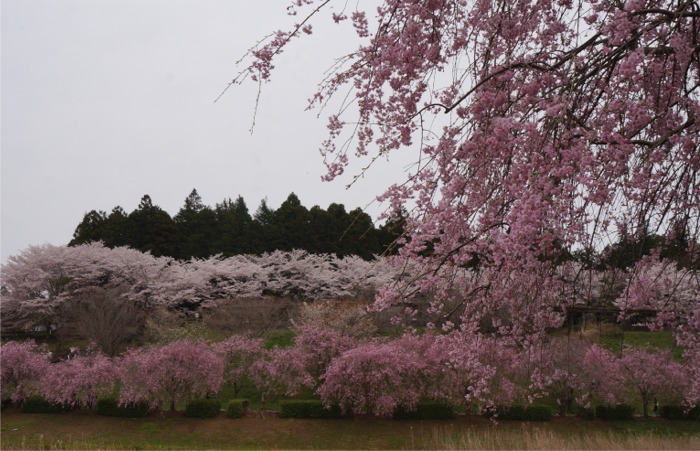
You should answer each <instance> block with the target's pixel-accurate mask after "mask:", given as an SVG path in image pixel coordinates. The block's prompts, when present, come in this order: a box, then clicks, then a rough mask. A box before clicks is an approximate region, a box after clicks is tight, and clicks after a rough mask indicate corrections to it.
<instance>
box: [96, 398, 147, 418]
mask: <svg viewBox="0 0 700 451" xmlns="http://www.w3.org/2000/svg"><path fill="white" fill-rule="evenodd" d="M96 407H97V414H98V415H104V416H106V417H129V418H141V417H145V416H147V415H148V410H149V409H148V403H146V402H139V403H135V404H127V405H125V406H120V405H119V402H117V400H116V399H114V398H103V399H98V400H97V406H96Z"/></svg>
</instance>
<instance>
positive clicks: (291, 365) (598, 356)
mask: <svg viewBox="0 0 700 451" xmlns="http://www.w3.org/2000/svg"><path fill="white" fill-rule="evenodd" d="M696 354H697V353H696V352H695V351H687V352H686V353H685V358H684V359H683V360H682V361H676V360H674V359H673V358H672V356H671V354H670V352H669V351H668V350H660V349H638V348H625V349H624V350H623V352H622V355H621V356H619V355H614V354H613V353H611V352H610V351H607V350H606V349H604V348H602V347H600V346H598V345H596V344H592V345H591V344H590V343H588V342H586V341H585V340H584V339H582V338H578V337H575V338H574V337H558V338H550V339H548V340H547V341H546V342H540V343H537V344H532V345H530V346H523V345H521V344H516V343H511V344H508V343H506V342H505V341H504V340H500V339H498V338H497V337H496V336H488V335H483V334H479V333H474V332H473V331H471V332H470V331H466V330H454V331H452V332H450V333H447V334H443V333H435V332H430V331H428V332H426V333H424V334H420V335H418V334H415V333H406V334H404V335H402V336H400V337H398V338H370V339H362V340H361V339H358V338H356V337H355V338H349V337H345V336H343V335H341V334H339V333H337V332H336V331H331V330H326V329H324V328H322V327H320V326H319V327H309V326H305V327H302V328H301V329H300V330H299V333H298V335H297V336H296V338H295V342H294V344H293V345H292V346H291V347H286V348H278V347H274V348H272V349H266V348H265V347H264V346H263V343H262V341H261V340H260V339H257V338H252V337H248V336H232V337H230V338H228V339H226V340H224V341H221V342H216V343H212V344H207V343H205V342H202V341H188V340H180V341H176V342H173V343H169V344H165V345H159V346H153V347H147V348H140V349H132V350H129V351H127V352H126V353H125V354H124V355H122V356H119V357H114V358H112V359H109V358H107V357H106V356H104V355H101V354H100V353H99V352H96V351H94V350H89V351H86V352H83V353H81V355H79V356H78V357H76V358H74V359H71V360H65V361H60V362H58V363H50V362H49V359H48V355H47V353H46V350H45V349H42V348H40V347H37V346H36V345H34V344H32V343H28V342H25V343H19V342H7V343H4V344H3V345H2V347H1V348H0V359H1V362H0V363H1V364H2V365H1V366H2V380H1V381H2V390H3V391H2V395H3V398H4V399H8V398H9V399H13V400H15V401H21V400H22V399H24V398H26V397H27V396H29V395H32V394H40V395H43V396H44V397H45V398H46V399H48V400H50V401H52V402H54V403H59V404H64V405H70V406H74V407H84V408H89V407H91V406H92V405H94V403H95V400H96V399H97V398H98V397H99V396H113V395H114V394H115V393H119V400H120V403H122V404H130V403H137V402H146V403H148V404H149V405H150V406H151V407H152V408H159V407H162V406H169V408H170V409H175V407H176V405H178V404H181V403H185V402H187V401H190V400H192V399H195V398H203V397H209V396H212V397H213V396H216V395H217V393H218V392H219V390H220V389H221V387H222V384H224V383H229V384H232V385H233V386H234V388H235V390H236V394H237V392H238V390H239V389H240V387H241V384H242V383H243V382H244V381H247V382H246V383H253V384H254V385H255V386H256V387H257V389H258V390H259V391H260V392H261V393H262V399H261V401H262V403H263V406H264V403H265V401H266V399H269V398H270V397H279V396H294V395H296V394H298V393H299V392H300V391H301V390H302V389H305V390H306V392H309V391H311V392H315V393H316V394H317V395H318V396H320V398H321V400H322V401H323V402H324V403H325V404H326V405H328V406H330V405H335V404H337V405H340V407H341V409H343V410H344V411H346V412H354V413H366V414H373V415H379V416H390V415H391V414H392V413H393V412H394V411H395V409H396V408H397V407H399V406H402V407H404V408H408V409H411V408H413V407H415V405H416V404H417V403H418V402H419V401H420V400H421V399H426V398H427V399H434V400H441V401H444V402H447V403H450V404H452V405H455V406H462V407H464V408H465V409H466V410H467V411H468V412H471V411H473V410H474V409H476V410H478V411H480V412H487V411H493V410H494V409H495V408H496V407H497V406H509V405H512V404H516V403H517V404H528V403H531V402H533V401H535V400H536V399H538V398H541V397H550V398H551V399H556V400H557V402H558V405H559V406H560V411H561V413H564V412H565V410H566V408H567V407H568V408H571V407H572V406H574V405H580V406H591V405H592V404H594V403H595V404H618V403H628V404H633V403H637V402H640V403H641V404H642V406H643V408H644V411H643V413H644V415H645V416H646V415H648V414H649V409H650V407H651V406H654V405H659V404H661V405H684V406H687V407H691V406H694V405H698V403H700V397H698V386H697V385H698V384H697V377H696V376H697V375H698V374H700V373H699V371H700V370H699V369H698V368H699V365H700V362H699V361H698V359H697V355H696Z"/></svg>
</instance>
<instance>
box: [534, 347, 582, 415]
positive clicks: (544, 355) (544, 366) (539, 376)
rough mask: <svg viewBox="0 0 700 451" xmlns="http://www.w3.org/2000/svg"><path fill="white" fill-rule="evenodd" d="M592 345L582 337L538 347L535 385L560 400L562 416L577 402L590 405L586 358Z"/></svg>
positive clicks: (535, 358)
mask: <svg viewBox="0 0 700 451" xmlns="http://www.w3.org/2000/svg"><path fill="white" fill-rule="evenodd" d="M589 347H590V344H589V343H588V342H587V341H585V340H584V339H583V338H577V337H571V336H569V337H566V338H555V339H552V340H551V341H550V342H549V343H546V344H543V345H541V346H538V349H537V350H536V352H535V353H534V354H535V356H534V360H535V364H536V367H535V371H534V374H533V384H534V385H535V386H536V387H538V388H541V389H542V390H543V392H545V393H547V394H549V395H550V396H551V397H552V398H554V399H556V400H557V406H558V408H559V414H560V415H564V414H565V413H566V409H567V408H569V409H570V408H571V407H572V405H573V403H574V401H576V402H578V403H579V404H581V405H584V406H585V405H588V404H589V402H588V399H589V396H590V393H589V391H588V387H587V386H586V382H587V381H586V378H585V368H584V358H585V356H586V352H587V351H588V348H589Z"/></svg>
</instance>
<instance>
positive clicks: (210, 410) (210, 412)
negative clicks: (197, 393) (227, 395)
mask: <svg viewBox="0 0 700 451" xmlns="http://www.w3.org/2000/svg"><path fill="white" fill-rule="evenodd" d="M219 412H221V401H219V400H218V399H195V400H194V401H191V402H190V403H189V404H187V406H186V407H185V416H186V417H192V418H214V417H215V416H217V415H218V414H219Z"/></svg>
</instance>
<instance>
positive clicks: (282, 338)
mask: <svg viewBox="0 0 700 451" xmlns="http://www.w3.org/2000/svg"><path fill="white" fill-rule="evenodd" d="M295 336H296V333H295V332H294V331H293V330H291V329H275V330H271V331H269V332H268V333H267V334H265V349H272V348H289V347H292V346H294V337H295Z"/></svg>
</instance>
